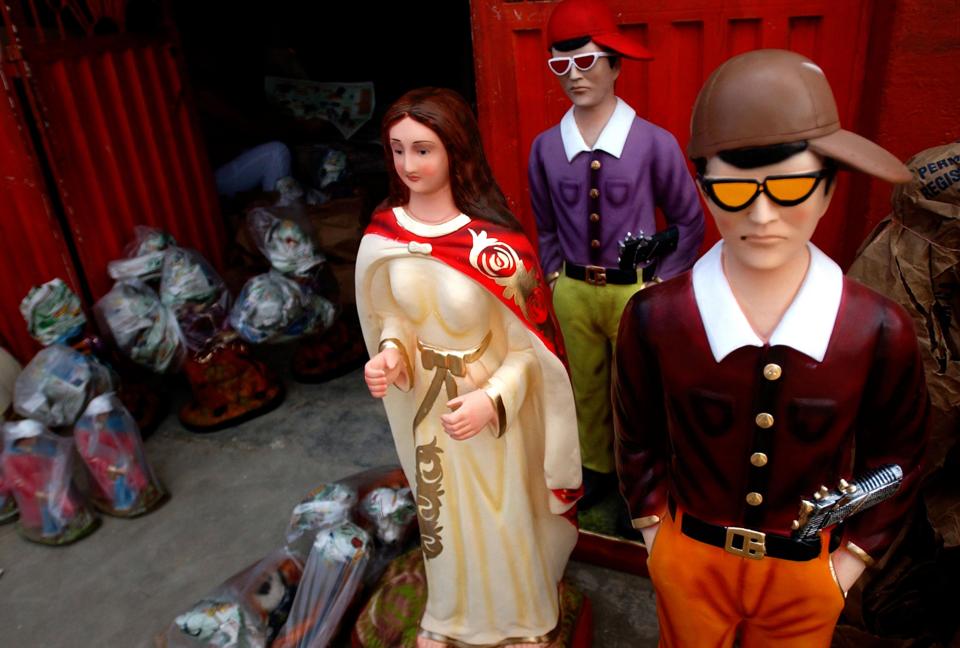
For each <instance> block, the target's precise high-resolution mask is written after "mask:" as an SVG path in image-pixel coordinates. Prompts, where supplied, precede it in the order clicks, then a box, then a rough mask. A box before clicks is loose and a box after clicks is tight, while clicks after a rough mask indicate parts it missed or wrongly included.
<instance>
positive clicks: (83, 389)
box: [13, 344, 115, 428]
mask: <svg viewBox="0 0 960 648" xmlns="http://www.w3.org/2000/svg"><path fill="white" fill-rule="evenodd" d="M114 388H115V378H114V376H113V374H112V372H111V371H110V370H109V369H108V368H107V367H105V366H104V365H102V364H100V363H99V362H98V361H97V360H95V359H94V358H92V357H90V356H86V355H83V354H82V353H80V352H79V351H75V350H74V349H71V348H70V347H68V346H64V345H62V344H54V345H51V346H48V347H47V348H45V349H42V350H41V351H40V352H38V353H37V355H35V356H34V357H33V360H31V361H30V362H29V364H27V366H26V367H24V369H23V371H22V372H21V373H20V375H19V376H17V381H16V384H15V385H14V392H13V407H14V409H15V410H16V412H17V413H18V414H20V415H21V416H23V417H24V418H28V419H33V420H35V421H39V422H40V423H42V424H44V425H46V426H47V427H51V428H56V427H64V426H69V425H73V424H74V422H75V421H76V420H77V418H78V417H79V416H80V414H81V413H82V412H83V410H84V408H85V407H86V406H87V403H89V402H90V400H91V399H92V398H94V397H95V396H98V395H100V394H103V393H106V392H109V391H112V390H113V389H114Z"/></svg>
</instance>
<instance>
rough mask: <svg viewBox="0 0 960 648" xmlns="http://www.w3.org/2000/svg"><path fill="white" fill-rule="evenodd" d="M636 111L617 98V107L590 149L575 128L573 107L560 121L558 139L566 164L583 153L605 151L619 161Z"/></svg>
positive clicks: (578, 130)
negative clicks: (560, 141) (565, 155)
mask: <svg viewBox="0 0 960 648" xmlns="http://www.w3.org/2000/svg"><path fill="white" fill-rule="evenodd" d="M636 115H637V111H635V110H634V109H633V108H631V107H630V105H629V104H628V103H627V102H626V101H624V100H623V99H621V98H620V97H617V107H616V108H614V109H613V114H612V115H610V119H608V120H607V123H606V124H604V126H603V130H602V131H600V137H598V138H597V143H596V144H594V145H593V148H592V149H591V148H590V147H589V146H587V143H586V142H584V141H583V135H581V134H580V129H579V128H578V127H577V121H576V119H574V117H573V106H571V107H570V110H568V111H567V112H566V114H565V115H564V116H563V119H561V120H560V139H562V140H563V152H564V153H566V154H567V162H572V161H573V158H575V157H577V155H579V154H580V153H583V152H584V151H591V150H592V151H605V152H607V153H609V154H610V155H612V156H613V157H615V158H617V159H619V158H620V155H621V154H622V153H623V145H624V144H625V143H626V141H627V135H629V134H630V127H631V126H632V125H633V118H634V117H636Z"/></svg>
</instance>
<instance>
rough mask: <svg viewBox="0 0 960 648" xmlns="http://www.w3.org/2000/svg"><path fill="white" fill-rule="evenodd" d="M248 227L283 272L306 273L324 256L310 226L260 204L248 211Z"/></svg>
mask: <svg viewBox="0 0 960 648" xmlns="http://www.w3.org/2000/svg"><path fill="white" fill-rule="evenodd" d="M247 227H248V228H249V229H250V234H251V235H252V236H253V240H254V241H255V242H256V244H257V247H258V248H259V249H260V251H261V252H262V253H263V255H264V256H265V257H267V260H268V261H269V262H270V265H271V266H273V268H274V269H275V270H277V271H278V272H281V273H283V274H290V275H296V276H301V277H302V276H305V275H307V274H309V272H310V270H312V269H313V268H314V267H315V266H317V265H319V264H320V263H323V261H324V260H325V257H324V256H323V254H321V253H320V252H318V251H317V249H316V247H315V246H314V243H313V238H312V237H311V235H310V232H309V231H308V230H307V228H306V227H305V226H304V225H302V224H301V223H300V222H298V221H296V220H294V219H291V218H281V217H280V216H278V215H276V214H274V213H273V212H271V211H270V210H268V209H266V208H263V207H258V208H256V209H253V210H251V211H250V213H249V214H247Z"/></svg>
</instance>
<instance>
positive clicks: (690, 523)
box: [680, 512, 820, 562]
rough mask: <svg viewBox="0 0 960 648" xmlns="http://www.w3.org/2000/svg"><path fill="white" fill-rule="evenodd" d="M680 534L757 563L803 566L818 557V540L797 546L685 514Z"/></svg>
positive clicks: (784, 539)
mask: <svg viewBox="0 0 960 648" xmlns="http://www.w3.org/2000/svg"><path fill="white" fill-rule="evenodd" d="M680 531H682V532H683V535H685V536H687V537H688V538H693V539H694V540H699V541H700V542H703V543H705V544H708V545H713V546H714V547H721V548H723V549H725V550H726V551H728V552H730V553H732V554H734V555H736V556H740V557H742V558H753V559H755V560H760V559H761V558H763V557H764V556H770V557H771V558H780V559H782V560H795V561H797V562H804V561H807V560H813V559H814V558H816V557H817V556H819V555H820V539H819V538H818V539H817V540H816V541H814V542H800V541H798V540H794V539H792V538H788V537H786V536H779V535H774V534H772V533H763V532H761V531H753V530H752V529H741V528H739V527H725V526H720V525H719V524H710V523H709V522H704V521H703V520H700V519H697V518H695V517H693V516H692V515H689V514H688V513H686V512H684V513H683V520H682V521H681V523H680Z"/></svg>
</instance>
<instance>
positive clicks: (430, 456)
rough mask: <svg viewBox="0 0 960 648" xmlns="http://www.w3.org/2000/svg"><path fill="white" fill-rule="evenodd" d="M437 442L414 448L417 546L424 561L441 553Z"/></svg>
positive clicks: (440, 480) (440, 477) (440, 474)
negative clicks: (421, 552)
mask: <svg viewBox="0 0 960 648" xmlns="http://www.w3.org/2000/svg"><path fill="white" fill-rule="evenodd" d="M441 454H443V450H441V449H440V448H439V447H438V446H437V440H436V439H434V440H433V441H431V442H430V443H427V444H424V445H421V446H417V517H418V518H419V519H420V543H421V545H422V547H423V555H424V557H425V558H427V559H431V558H436V557H437V556H439V555H440V554H441V553H442V552H443V541H442V537H441V535H440V532H441V531H443V527H442V526H440V506H441V505H442V502H441V501H440V496H441V495H443V464H442V463H441V462H440V455H441Z"/></svg>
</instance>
